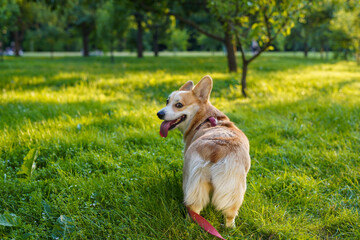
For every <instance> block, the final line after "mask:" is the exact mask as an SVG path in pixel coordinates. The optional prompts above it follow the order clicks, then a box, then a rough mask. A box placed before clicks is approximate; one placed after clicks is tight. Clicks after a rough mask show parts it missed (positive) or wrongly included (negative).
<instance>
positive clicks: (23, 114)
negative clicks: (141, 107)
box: [0, 101, 131, 128]
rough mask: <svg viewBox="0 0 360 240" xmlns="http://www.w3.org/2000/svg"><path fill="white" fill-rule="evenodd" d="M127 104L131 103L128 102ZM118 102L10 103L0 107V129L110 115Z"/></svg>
mask: <svg viewBox="0 0 360 240" xmlns="http://www.w3.org/2000/svg"><path fill="white" fill-rule="evenodd" d="M129 103H131V102H130V101H129ZM117 104H118V102H116V101H109V102H106V103H104V102H100V101H79V102H74V103H47V102H37V101H10V102H7V103H6V104H2V105H1V106H0V118H1V120H2V121H0V127H2V128H3V127H5V126H8V127H11V128H15V127H17V126H21V125H23V124H25V123H26V122H29V121H30V122H41V121H46V120H49V119H56V118H57V117H60V116H63V117H64V118H68V116H70V117H71V118H76V117H81V116H86V115H88V114H111V113H112V111H114V110H116V109H117V107H116V106H117Z"/></svg>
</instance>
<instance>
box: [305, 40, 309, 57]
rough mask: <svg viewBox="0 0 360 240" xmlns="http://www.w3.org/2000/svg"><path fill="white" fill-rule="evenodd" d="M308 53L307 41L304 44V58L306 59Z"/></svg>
mask: <svg viewBox="0 0 360 240" xmlns="http://www.w3.org/2000/svg"><path fill="white" fill-rule="evenodd" d="M308 52H309V46H308V43H307V41H306V42H305V43H304V57H306V58H307V57H308Z"/></svg>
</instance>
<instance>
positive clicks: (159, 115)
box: [157, 110, 165, 119]
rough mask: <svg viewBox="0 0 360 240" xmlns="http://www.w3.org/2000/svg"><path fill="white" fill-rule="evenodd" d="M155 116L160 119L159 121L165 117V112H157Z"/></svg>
mask: <svg viewBox="0 0 360 240" xmlns="http://www.w3.org/2000/svg"><path fill="white" fill-rule="evenodd" d="M157 116H158V118H160V119H164V117H165V112H164V110H161V111H159V112H158V113H157Z"/></svg>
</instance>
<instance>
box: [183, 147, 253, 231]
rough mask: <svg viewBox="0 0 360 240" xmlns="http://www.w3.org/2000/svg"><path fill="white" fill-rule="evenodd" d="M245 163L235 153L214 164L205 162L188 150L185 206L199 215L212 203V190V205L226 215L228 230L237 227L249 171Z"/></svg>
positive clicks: (184, 173)
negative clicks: (235, 220)
mask: <svg viewBox="0 0 360 240" xmlns="http://www.w3.org/2000/svg"><path fill="white" fill-rule="evenodd" d="M249 158H250V156H249ZM242 162H243V160H242V159H240V154H236V153H232V154H230V155H228V156H226V157H225V158H224V159H222V160H220V161H219V162H217V163H215V164H214V163H211V162H210V161H205V160H204V159H202V158H201V156H200V155H199V153H197V152H196V151H191V150H190V151H188V154H186V155H185V163H184V169H183V171H184V172H183V191H184V202H185V205H186V206H191V208H192V209H193V211H195V212H197V213H200V211H201V210H202V209H203V208H204V207H205V206H206V205H207V204H208V203H209V202H210V192H211V190H213V195H212V204H213V205H214V206H215V208H216V209H217V210H219V211H222V212H223V213H224V215H225V216H226V226H227V227H232V226H235V222H234V219H235V217H236V216H237V210H238V208H239V207H240V206H241V204H242V202H243V199H244V195H245V191H246V174H247V171H246V169H245V167H244V164H243V163H242ZM234 207H235V211H234V209H233V208H234Z"/></svg>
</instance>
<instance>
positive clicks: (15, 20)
mask: <svg viewBox="0 0 360 240" xmlns="http://www.w3.org/2000/svg"><path fill="white" fill-rule="evenodd" d="M0 55H1V56H0V57H1V59H0V90H1V95H0V238H1V239H105V238H108V239H209V238H210V236H209V235H208V234H206V233H205V232H204V231H203V230H201V229H200V228H199V227H198V226H197V225H196V224H194V223H191V222H190V221H189V220H187V219H186V217H185V216H186V210H185V208H184V206H183V204H182V190H181V189H182V188H181V177H182V173H181V172H182V161H183V160H182V158H183V157H182V148H183V143H182V137H181V134H180V133H179V132H178V131H172V132H170V133H169V136H168V137H167V138H166V139H162V138H161V137H160V136H159V126H160V123H161V121H160V120H158V119H157V117H156V112H157V111H158V110H159V109H161V108H162V107H163V106H164V105H165V103H166V98H167V96H168V94H169V93H171V92H172V91H174V90H176V89H178V88H179V87H180V86H181V85H182V84H183V83H184V82H186V81H187V80H189V79H191V80H193V81H194V82H195V83H196V82H198V81H199V80H200V79H201V78H202V77H203V76H204V75H211V76H212V78H213V79H214V89H213V93H212V95H211V102H212V104H213V105H214V106H216V107H217V108H219V109H220V110H221V111H223V112H224V113H225V114H227V115H228V116H229V117H230V119H231V120H232V121H234V122H235V124H236V125H237V126H238V127H239V128H240V129H242V130H243V131H244V132H245V134H246V135H247V136H248V138H249V140H250V145H251V149H250V155H251V159H252V167H251V169H250V172H249V175H248V181H247V183H248V190H247V193H246V195H245V201H244V204H243V206H242V207H241V208H240V211H239V216H238V217H237V219H236V224H237V227H236V228H234V229H225V228H223V227H222V226H221V223H223V219H222V216H221V214H220V213H219V212H217V211H216V210H215V209H213V208H212V207H211V206H209V207H207V208H206V209H205V210H204V211H203V212H202V215H203V216H204V217H205V218H206V219H208V220H209V221H210V222H211V223H212V224H213V225H214V226H215V227H216V228H217V229H218V230H219V231H220V232H221V234H222V235H223V236H224V237H226V238H231V239H249V238H250V239H252V238H254V239H358V238H360V228H359V225H360V216H359V202H360V197H359V196H360V189H359V181H360V154H359V153H360V129H359V122H360V107H359V106H360V67H359V63H360V3H359V2H358V1H355V0H347V1H345V0H344V1H341V0H319V1H311V2H310V1H300V0H294V1H287V0H270V1H265V0H260V1H243V0H229V1H220V0H213V1H211V0H208V1H188V0H177V1H167V0H160V1H149V0H144V1H127V0H121V1H120V0H99V1H94V0H59V1H54V0H38V1H36V0H34V1H28V0H3V1H1V2H0Z"/></svg>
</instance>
